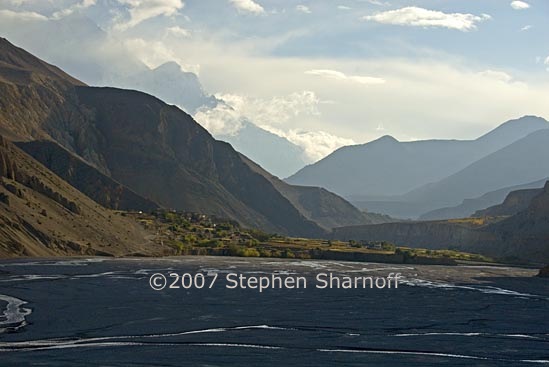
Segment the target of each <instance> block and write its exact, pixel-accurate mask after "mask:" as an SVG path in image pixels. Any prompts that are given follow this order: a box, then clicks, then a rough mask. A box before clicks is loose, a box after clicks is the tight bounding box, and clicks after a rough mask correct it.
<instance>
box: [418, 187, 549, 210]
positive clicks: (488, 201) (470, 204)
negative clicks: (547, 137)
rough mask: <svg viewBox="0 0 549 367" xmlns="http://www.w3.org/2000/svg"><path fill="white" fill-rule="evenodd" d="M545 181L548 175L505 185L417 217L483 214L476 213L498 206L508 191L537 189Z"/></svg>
mask: <svg viewBox="0 0 549 367" xmlns="http://www.w3.org/2000/svg"><path fill="white" fill-rule="evenodd" d="M547 181H549V177H548V178H544V179H542V180H538V181H534V182H529V183H527V184H524V185H517V186H512V187H505V188H503V189H499V190H496V191H490V192H488V193H486V194H484V195H482V196H480V197H477V198H474V199H465V200H463V202H462V203H461V204H460V205H457V206H453V207H446V208H440V209H435V210H433V211H431V212H428V213H425V214H423V215H422V216H421V217H419V219H420V220H436V219H452V218H467V217H471V216H483V215H484V214H477V213H482V212H484V210H483V209H486V208H490V207H492V206H498V205H499V204H501V203H503V201H504V200H505V198H506V197H507V195H509V193H511V192H515V191H522V190H529V189H533V190H539V189H541V188H542V187H543V186H544V185H545V182H547ZM486 215H489V214H486Z"/></svg>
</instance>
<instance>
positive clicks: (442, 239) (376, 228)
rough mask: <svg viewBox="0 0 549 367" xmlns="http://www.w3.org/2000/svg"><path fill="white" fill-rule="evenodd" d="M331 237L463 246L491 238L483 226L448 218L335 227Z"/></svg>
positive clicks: (399, 243) (413, 245)
mask: <svg viewBox="0 0 549 367" xmlns="http://www.w3.org/2000/svg"><path fill="white" fill-rule="evenodd" d="M333 237H334V239H340V240H345V241H348V240H369V241H388V242H391V243H394V244H396V245H399V246H409V247H420V248H428V249H441V248H450V249H463V248H465V247H466V246H468V244H470V243H479V242H482V241H493V240H494V239H495V236H494V235H493V234H490V233H488V232H485V231H483V229H482V227H479V226H472V225H465V224H460V223H455V222H451V221H435V222H405V223H384V224H376V225H368V226H355V227H343V228H336V229H334V232H333Z"/></svg>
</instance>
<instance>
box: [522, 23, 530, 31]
mask: <svg viewBox="0 0 549 367" xmlns="http://www.w3.org/2000/svg"><path fill="white" fill-rule="evenodd" d="M530 29H532V26H531V25H529V24H528V25H525V26H524V27H522V28H521V29H520V30H521V32H525V31H529V30H530Z"/></svg>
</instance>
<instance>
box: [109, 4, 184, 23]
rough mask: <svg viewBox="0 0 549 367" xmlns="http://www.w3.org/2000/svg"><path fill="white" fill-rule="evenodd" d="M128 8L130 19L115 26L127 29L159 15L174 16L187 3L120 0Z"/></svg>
mask: <svg viewBox="0 0 549 367" xmlns="http://www.w3.org/2000/svg"><path fill="white" fill-rule="evenodd" d="M118 2H119V3H120V4H122V5H125V6H126V7H127V8H128V11H129V13H130V19H129V20H128V21H126V22H123V23H118V24H116V25H115V28H117V29H119V30H125V29H128V28H131V27H135V26H136V25H138V24H139V23H141V22H143V21H145V20H147V19H150V18H154V17H157V16H160V15H162V16H168V17H169V16H173V15H175V14H177V12H178V11H179V10H180V9H182V8H183V6H184V5H185V4H184V3H183V0H118Z"/></svg>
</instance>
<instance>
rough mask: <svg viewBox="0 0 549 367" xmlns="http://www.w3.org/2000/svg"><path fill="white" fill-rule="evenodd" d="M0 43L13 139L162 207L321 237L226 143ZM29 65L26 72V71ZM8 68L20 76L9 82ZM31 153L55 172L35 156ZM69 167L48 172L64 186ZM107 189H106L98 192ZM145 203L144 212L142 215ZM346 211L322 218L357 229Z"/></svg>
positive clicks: (186, 119) (6, 127)
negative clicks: (68, 156) (72, 160)
mask: <svg viewBox="0 0 549 367" xmlns="http://www.w3.org/2000/svg"><path fill="white" fill-rule="evenodd" d="M0 43H1V44H2V47H1V48H0V51H1V53H2V55H3V56H2V58H1V60H4V63H5V64H6V65H7V66H6V68H4V69H2V70H1V71H2V73H1V75H0V78H1V79H0V96H1V97H2V98H1V99H0V101H1V102H0V103H2V106H3V107H5V108H3V109H2V112H0V126H1V127H2V131H5V132H6V133H7V134H9V136H10V137H11V138H12V139H14V140H18V141H33V140H52V141H54V142H56V143H58V144H59V145H61V146H62V147H63V148H65V149H66V150H67V151H68V152H70V153H72V154H76V155H78V156H79V157H81V158H82V159H84V160H85V162H86V163H88V164H89V165H91V166H92V167H94V168H96V169H97V170H98V171H99V172H100V173H101V174H103V175H104V176H106V177H107V178H110V179H112V180H114V181H116V182H117V183H120V184H121V185H123V186H125V187H127V188H128V189H129V190H130V191H133V192H134V193H135V194H137V195H138V196H141V197H142V198H147V200H149V201H152V202H154V203H157V204H158V205H160V206H162V207H166V208H174V209H181V210H186V211H195V212H201V213H206V214H212V215H216V216H220V217H226V218H231V219H235V220H237V221H239V222H240V223H241V224H243V225H244V226H249V227H257V228H262V229H264V230H266V231H271V232H279V233H284V234H291V235H300V236H309V237H318V236H322V235H323V234H324V233H325V230H324V229H323V228H322V227H321V226H320V225H319V224H317V223H316V222H315V221H313V220H310V219H308V218H307V217H306V216H305V215H303V213H302V212H300V210H301V209H300V208H296V206H294V205H293V204H292V202H291V201H290V200H288V198H287V197H286V196H285V195H284V194H283V193H281V192H280V191H279V190H278V189H277V188H276V187H275V186H274V185H273V184H272V182H270V181H269V180H268V179H266V178H265V177H264V176H263V175H262V174H259V173H257V172H255V171H254V170H252V169H251V168H250V167H249V165H248V164H247V163H246V162H245V161H244V160H243V158H242V157H241V155H240V154H239V153H238V152H236V151H235V150H234V149H233V148H232V147H231V146H230V145H229V144H227V143H223V142H220V141H216V140H215V139H213V138H212V136H211V135H210V134H209V133H208V132H207V131H206V130H205V129H204V128H202V127H201V126H200V125H198V124H197V123H196V122H195V121H194V120H193V119H192V117H191V116H189V115H188V114H186V113H185V112H183V111H181V110H180V109H178V108H177V107H175V106H169V105H167V104H165V103H164V102H162V101H160V100H159V99H157V98H155V97H152V96H150V95H147V94H145V93H141V92H137V91H128V90H123V89H116V88H92V87H87V86H85V85H83V84H82V83H80V82H78V81H76V80H74V79H73V78H71V77H69V76H67V75H66V74H64V73H62V72H60V71H59V70H58V69H56V68H54V67H52V66H49V65H47V64H45V63H43V62H42V61H40V60H38V59H37V58H35V57H34V56H32V55H30V54H28V53H26V52H25V51H23V50H21V49H18V48H16V47H14V46H13V45H11V44H10V43H9V42H7V41H6V40H1V41H0ZM12 54H14V55H17V57H12V56H11V55H12ZM10 60H15V62H16V64H14V65H11V64H9V63H10V62H11V61H10ZM27 65H31V66H32V68H30V69H28V70H27V69H25V67H26V66H27ZM34 65H36V66H34ZM12 69H17V70H18V72H22V73H26V75H28V77H27V78H15V77H13V75H12V74H13V73H12V72H11V70H12ZM5 70H9V72H4V71H5ZM52 70H53V71H52ZM4 74H6V75H4ZM31 153H33V154H37V156H40V157H41V158H42V159H41V160H43V161H44V162H46V163H48V162H49V163H48V164H49V165H51V166H52V169H53V168H54V166H55V163H54V162H53V161H52V160H48V159H44V157H43V154H44V153H43V152H41V151H40V149H38V150H36V151H34V150H33V151H31ZM69 168H70V167H69V165H66V166H65V167H60V166H59V165H57V166H56V170H57V172H58V173H59V174H60V175H61V176H63V177H67V178H70V177H73V173H69V172H63V170H66V169H69ZM84 181H85V180H79V179H74V180H73V181H72V182H73V183H74V184H75V185H76V187H77V188H78V189H79V190H82V191H84V192H87V193H88V194H89V195H90V196H92V197H94V198H96V199H97V200H98V201H99V202H102V203H106V202H108V201H109V200H110V198H109V200H107V199H106V198H104V197H103V198H101V197H100V196H101V195H99V197H98V195H97V194H96V193H95V194H94V193H93V192H91V191H92V189H91V188H90V187H89V184H88V183H86V182H84ZM102 182H103V183H105V184H106V185H107V186H109V185H111V184H112V182H110V183H108V182H106V181H105V180H103V181H102ZM111 188H112V187H111ZM105 190H106V191H109V190H110V189H109V188H105V187H102V188H101V189H100V190H99V191H105ZM316 199H317V198H314V197H313V198H312V200H313V201H314V200H316ZM149 204H150V203H149ZM149 204H145V203H143V205H146V207H145V208H143V209H147V208H148V206H149ZM345 210H349V212H348V213H347V212H345V211H344V212H343V213H338V212H335V211H334V212H332V213H331V214H334V215H340V214H341V215H342V216H341V218H322V219H323V220H322V221H323V223H326V220H332V221H334V223H338V224H342V223H347V224H350V223H355V221H351V222H346V219H343V218H353V216H354V214H355V213H356V212H357V210H356V208H354V207H352V206H348V207H346V208H345ZM311 218H313V216H311Z"/></svg>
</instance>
